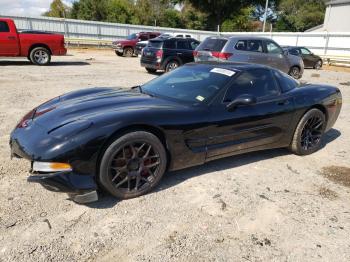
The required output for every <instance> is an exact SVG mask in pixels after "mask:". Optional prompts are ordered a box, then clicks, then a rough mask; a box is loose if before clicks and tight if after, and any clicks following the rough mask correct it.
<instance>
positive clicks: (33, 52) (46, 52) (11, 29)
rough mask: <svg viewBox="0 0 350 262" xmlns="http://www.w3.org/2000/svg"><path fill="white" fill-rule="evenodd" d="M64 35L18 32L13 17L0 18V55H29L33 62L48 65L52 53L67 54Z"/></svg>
mask: <svg viewBox="0 0 350 262" xmlns="http://www.w3.org/2000/svg"><path fill="white" fill-rule="evenodd" d="M66 53H67V49H66V48H65V46H64V36H63V35H59V34H51V33H46V32H39V31H22V32H17V28H16V25H15V23H14V22H13V20H12V19H8V18H0V56H7V57H15V56H18V57H27V58H28V59H29V60H30V61H31V62H32V63H33V64H36V65H47V64H49V63H50V62H51V56H52V55H65V54H66Z"/></svg>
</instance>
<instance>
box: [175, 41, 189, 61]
mask: <svg viewBox="0 0 350 262" xmlns="http://www.w3.org/2000/svg"><path fill="white" fill-rule="evenodd" d="M176 55H177V56H178V57H179V58H180V59H181V61H182V62H183V63H184V64H186V63H190V62H193V52H192V50H191V48H190V45H189V42H188V40H187V39H178V40H177V41H176Z"/></svg>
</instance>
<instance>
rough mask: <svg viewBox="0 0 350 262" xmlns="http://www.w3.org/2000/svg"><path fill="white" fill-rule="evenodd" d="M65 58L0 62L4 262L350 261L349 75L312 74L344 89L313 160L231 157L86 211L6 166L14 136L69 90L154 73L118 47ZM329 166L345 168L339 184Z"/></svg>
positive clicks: (24, 170) (0, 243)
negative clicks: (34, 112)
mask: <svg viewBox="0 0 350 262" xmlns="http://www.w3.org/2000/svg"><path fill="white" fill-rule="evenodd" d="M69 53H70V55H69V56H66V57H54V58H53V61H54V63H53V64H52V66H48V67H37V66H33V65H30V64H29V63H28V62H26V61H24V60H15V59H12V60H10V61H5V60H0V68H1V71H0V101H1V103H0V123H1V124H0V163H1V164H0V261H85V260H88V261H111V260H113V261H118V262H119V261H350V238H349V235H350V202H349V197H350V188H349V187H347V186H349V183H342V181H343V180H344V179H345V180H346V179H347V178H349V177H350V174H349V173H350V172H349V170H350V169H348V168H347V167H350V161H349V152H350V139H349V138H350V107H349V101H350V86H349V84H350V82H349V80H350V73H349V72H335V71H331V70H328V69H327V70H321V71H317V72H316V71H314V70H306V71H305V75H304V77H303V80H304V81H310V82H319V83H330V84H333V85H336V86H338V87H339V88H340V89H341V91H342V93H343V102H344V104H343V109H342V112H341V114H340V117H339V119H338V121H337V123H336V125H335V126H334V128H333V129H332V130H331V131H330V132H329V133H328V134H327V135H326V137H325V145H324V147H323V148H322V149H321V150H320V151H318V152H317V153H315V154H313V155H310V156H306V157H299V156H295V155H292V154H289V152H288V151H287V150H284V149H280V150H269V151H263V152H257V153H250V154H246V155H242V156H235V157H229V158H225V159H222V160H217V161H214V162H210V163H208V164H206V165H203V166H199V167H194V168H190V169H186V170H182V171H177V172H172V173H168V174H166V175H165V177H164V178H163V180H162V182H161V184H160V185H159V187H158V188H157V190H156V191H154V192H153V193H150V194H148V195H146V196H142V197H139V198H136V199H131V200H126V201H117V200H115V199H113V198H112V197H109V196H103V197H102V198H101V199H100V200H99V201H98V202H96V203H93V204H90V205H88V206H86V205H78V204H75V203H73V202H70V201H68V200H66V198H67V196H66V195H65V194H59V193H53V192H49V191H47V190H45V189H44V188H42V187H41V186H40V185H37V184H29V183H27V182H26V178H27V176H28V169H29V163H28V162H27V161H25V160H10V152H9V146H8V140H9V133H10V131H11V130H12V128H13V127H14V126H15V124H16V122H17V121H18V120H19V119H20V117H22V116H23V115H24V114H25V113H26V112H27V111H29V110H30V109H32V108H33V107H34V106H36V105H38V104H40V103H42V102H44V101H46V100H48V99H50V98H52V97H55V96H58V95H60V94H62V93H65V92H68V91H72V90H77V89H80V88H85V87H93V86H123V87H127V86H132V85H137V84H141V83H144V82H145V81H147V80H149V79H151V78H153V77H155V75H150V74H147V73H146V72H145V70H144V69H143V68H141V67H140V66H139V59H138V58H121V57H117V56H116V55H114V53H113V52H112V51H106V50H105V51H102V50H94V51H91V50H70V52H69ZM340 83H342V84H340ZM323 170H327V172H328V173H327V174H324V175H323ZM329 170H338V171H339V170H341V171H342V172H343V173H342V179H343V180H342V181H337V179H336V178H337V177H336V176H330V175H329ZM344 170H345V171H344ZM338 171H337V172H338ZM339 172H340V171H339ZM344 172H347V173H345V174H344ZM330 177H332V179H329V178H330Z"/></svg>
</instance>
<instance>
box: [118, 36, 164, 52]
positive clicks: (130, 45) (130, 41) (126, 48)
mask: <svg viewBox="0 0 350 262" xmlns="http://www.w3.org/2000/svg"><path fill="white" fill-rule="evenodd" d="M159 35H160V33H159V32H140V33H137V34H131V35H129V36H128V37H127V38H126V39H123V40H118V41H114V42H113V43H112V47H113V49H114V51H115V53H116V54H117V55H118V56H127V57H131V56H133V55H134V54H136V52H135V51H136V49H135V47H136V44H137V43H138V42H140V41H148V40H149V39H153V38H156V37H158V36H159Z"/></svg>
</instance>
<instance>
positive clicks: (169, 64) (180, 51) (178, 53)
mask: <svg viewBox="0 0 350 262" xmlns="http://www.w3.org/2000/svg"><path fill="white" fill-rule="evenodd" d="M198 45H199V41H197V40H196V39H193V38H176V37H173V38H166V39H164V38H156V39H153V40H150V41H149V43H148V45H147V46H146V47H145V48H144V49H143V52H142V55H141V66H143V67H145V68H146V70H147V71H148V72H150V73H154V72H156V71H157V70H165V72H169V71H171V70H174V69H175V68H177V67H179V66H181V65H183V64H186V63H190V62H193V61H194V58H193V51H194V50H195V49H196V47H197V46H198Z"/></svg>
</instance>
